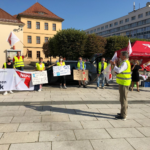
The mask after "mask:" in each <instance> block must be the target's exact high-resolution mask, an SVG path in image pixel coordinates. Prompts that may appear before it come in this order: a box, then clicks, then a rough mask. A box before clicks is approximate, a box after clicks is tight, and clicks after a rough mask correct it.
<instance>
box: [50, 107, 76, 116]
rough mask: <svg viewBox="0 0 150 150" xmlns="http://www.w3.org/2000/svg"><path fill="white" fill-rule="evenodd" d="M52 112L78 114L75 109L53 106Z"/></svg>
mask: <svg viewBox="0 0 150 150" xmlns="http://www.w3.org/2000/svg"><path fill="white" fill-rule="evenodd" d="M51 114H52V115H53V114H76V112H75V110H74V109H65V108H53V109H51Z"/></svg>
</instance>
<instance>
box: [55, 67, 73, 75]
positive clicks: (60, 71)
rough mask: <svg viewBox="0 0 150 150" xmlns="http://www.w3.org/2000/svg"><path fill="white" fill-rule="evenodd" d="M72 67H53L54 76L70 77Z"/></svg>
mask: <svg viewBox="0 0 150 150" xmlns="http://www.w3.org/2000/svg"><path fill="white" fill-rule="evenodd" d="M70 74H71V71H70V65H65V66H53V75H54V77H56V76H66V75H70Z"/></svg>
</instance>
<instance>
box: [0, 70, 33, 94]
mask: <svg viewBox="0 0 150 150" xmlns="http://www.w3.org/2000/svg"><path fill="white" fill-rule="evenodd" d="M11 90H29V91H30V90H34V86H33V85H32V82H31V72H24V71H19V70H14V69H0V91H11Z"/></svg>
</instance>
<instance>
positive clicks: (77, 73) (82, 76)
mask: <svg viewBox="0 0 150 150" xmlns="http://www.w3.org/2000/svg"><path fill="white" fill-rule="evenodd" d="M88 74H89V71H88V70H84V71H82V70H73V79H74V80H84V81H88V76H89V75H88Z"/></svg>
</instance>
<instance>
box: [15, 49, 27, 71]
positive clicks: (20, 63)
mask: <svg viewBox="0 0 150 150" xmlns="http://www.w3.org/2000/svg"><path fill="white" fill-rule="evenodd" d="M28 51H29V50H28V49H27V53H26V55H25V56H21V52H17V56H15V57H14V58H13V62H14V68H15V69H17V70H20V71H23V70H24V58H26V57H27V55H28Z"/></svg>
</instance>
